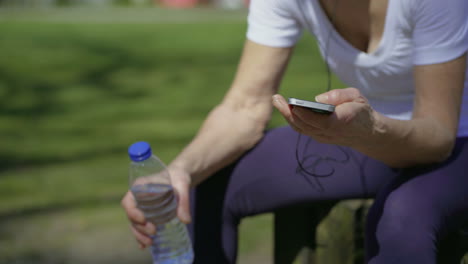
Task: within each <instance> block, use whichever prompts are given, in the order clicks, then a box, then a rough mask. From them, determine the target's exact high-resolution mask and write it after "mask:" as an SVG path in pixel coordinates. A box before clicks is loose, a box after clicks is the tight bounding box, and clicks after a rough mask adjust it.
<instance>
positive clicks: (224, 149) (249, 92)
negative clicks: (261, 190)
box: [171, 41, 292, 184]
mask: <svg viewBox="0 0 468 264" xmlns="http://www.w3.org/2000/svg"><path fill="white" fill-rule="evenodd" d="M291 52H292V48H272V47H267V46H263V45H259V44H256V43H254V42H251V41H247V42H246V44H245V46H244V51H243V55H242V57H241V61H240V64H239V67H238V71H237V74H236V77H235V79H234V81H233V84H232V86H231V88H230V90H229V91H228V93H227V94H226V96H225V97H224V99H223V101H222V102H221V104H219V105H218V106H217V107H215V108H214V109H213V110H212V111H211V113H210V114H209V116H208V117H207V119H206V120H205V122H204V123H203V125H202V127H201V129H200V130H199V132H198V134H197V136H196V137H195V138H194V139H193V141H192V142H191V143H190V144H189V145H188V146H187V147H186V148H185V149H184V150H183V151H182V152H181V153H180V155H179V156H178V157H177V158H176V159H175V160H174V161H173V162H172V163H171V167H177V168H182V169H183V170H185V171H186V172H188V173H189V174H190V175H191V177H192V181H193V184H197V183H199V182H201V181H203V180H204V179H206V178H207V177H208V176H209V175H211V174H212V173H213V172H215V171H216V170H218V169H220V168H222V167H224V166H226V165H227V164H229V163H230V162H232V161H234V160H235V159H237V158H238V157H239V156H240V155H241V154H242V153H244V152H245V151H247V150H248V149H250V148H251V147H253V146H254V145H255V144H256V143H257V142H258V141H259V140H260V139H261V138H262V136H263V132H264V129H265V127H266V125H267V123H268V121H269V120H270V117H271V112H272V104H271V96H272V95H273V94H274V93H275V92H276V91H277V90H278V86H279V83H280V79H281V77H282V75H283V72H284V70H285V68H286V65H287V62H288V60H289V58H290V55H291Z"/></svg>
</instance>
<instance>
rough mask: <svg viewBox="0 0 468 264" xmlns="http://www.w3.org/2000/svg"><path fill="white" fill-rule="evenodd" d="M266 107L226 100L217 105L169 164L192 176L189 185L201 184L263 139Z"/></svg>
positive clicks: (269, 108)
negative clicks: (240, 104) (235, 104)
mask: <svg viewBox="0 0 468 264" xmlns="http://www.w3.org/2000/svg"><path fill="white" fill-rule="evenodd" d="M267 106H268V104H263V105H262V109H244V108H236V106H234V105H230V104H229V103H222V104H220V105H219V106H217V107H216V108H214V109H213V110H212V111H211V113H210V114H209V116H208V117H207V119H206V120H205V122H204V123H203V125H202V127H201V128H200V130H199V132H198V134H197V136H196V137H195V138H194V139H193V141H192V142H191V143H190V144H189V145H188V146H187V147H186V148H185V149H184V150H183V151H182V152H181V153H180V154H179V155H178V156H177V157H176V159H175V160H174V161H173V162H172V163H171V166H177V167H179V168H182V169H183V170H185V171H187V172H188V173H189V174H190V175H191V177H192V185H196V184H198V183H200V182H201V181H203V180H204V179H206V178H207V177H208V176H210V175H211V174H213V173H214V172H216V171H217V170H219V169H221V168H223V167H225V166H227V165H228V164H230V163H232V162H233V161H235V160H236V159H237V158H239V157H240V156H241V155H242V154H243V153H244V152H246V151H247V150H249V149H250V148H252V147H253V146H254V145H255V144H256V143H257V142H258V141H259V140H260V139H261V138H262V136H263V132H264V129H265V126H266V124H267V122H268V119H269V116H270V112H271V106H269V107H267ZM250 111H251V112H252V113H249V112H250ZM256 112H257V113H258V112H261V113H258V114H255V113H256Z"/></svg>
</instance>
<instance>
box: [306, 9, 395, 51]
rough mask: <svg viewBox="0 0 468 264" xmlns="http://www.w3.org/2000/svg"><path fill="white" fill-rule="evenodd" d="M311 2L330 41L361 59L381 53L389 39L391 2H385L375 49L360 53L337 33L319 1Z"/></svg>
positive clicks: (391, 14)
mask: <svg viewBox="0 0 468 264" xmlns="http://www.w3.org/2000/svg"><path fill="white" fill-rule="evenodd" d="M312 2H313V4H314V6H315V9H316V10H317V11H318V13H319V20H321V21H323V22H324V23H325V24H326V28H327V30H328V32H329V33H328V34H331V36H330V37H331V38H332V39H336V40H337V41H339V42H340V44H343V45H344V46H345V47H346V48H347V49H348V50H349V51H352V53H353V54H358V55H359V56H362V57H371V58H375V57H377V55H379V54H381V53H382V50H383V49H384V48H385V47H386V46H385V45H386V44H387V42H388V40H389V37H390V36H389V34H390V31H391V30H389V27H390V23H391V21H393V20H392V16H393V13H391V10H392V9H393V8H392V7H391V3H392V2H393V1H392V0H387V11H386V14H385V21H384V28H383V32H382V37H381V38H380V40H379V43H378V44H377V46H376V48H374V49H373V50H372V51H371V52H366V51H362V50H360V49H358V48H356V47H355V46H354V45H352V44H351V43H350V42H349V41H347V40H346V39H345V38H344V37H343V36H342V35H341V34H340V33H338V31H337V30H336V29H335V27H334V25H333V24H332V23H331V22H330V20H329V18H328V16H327V14H326V13H325V10H323V8H322V5H321V4H320V2H319V0H313V1H312ZM328 34H327V36H325V38H328ZM345 53H346V52H345Z"/></svg>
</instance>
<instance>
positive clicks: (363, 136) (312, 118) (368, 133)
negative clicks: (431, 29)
mask: <svg viewBox="0 0 468 264" xmlns="http://www.w3.org/2000/svg"><path fill="white" fill-rule="evenodd" d="M465 72H466V55H464V56H461V57H459V58H457V59H455V60H452V61H449V62H446V63H440V64H434V65H424V66H416V67H415V69H414V76H415V85H416V87H415V91H416V94H415V105H414V111H413V118H412V119H411V120H408V121H402V120H395V119H391V118H388V117H385V116H384V115H382V114H380V113H378V112H376V111H374V110H373V109H372V108H371V107H370V106H369V104H368V103H367V100H366V99H365V98H364V97H363V96H362V95H361V94H360V93H359V91H358V90H357V89H354V88H348V89H343V90H333V91H330V92H328V93H325V94H323V95H321V96H319V97H318V98H317V100H318V101H320V102H323V103H329V104H334V105H337V107H336V111H335V113H334V114H333V115H332V116H324V115H320V114H316V113H312V112H311V111H307V110H303V109H300V108H297V107H296V108H293V109H292V110H291V109H289V108H288V107H287V104H286V102H285V100H284V98H282V97H281V96H275V97H274V98H275V100H274V101H275V106H276V107H277V108H278V109H279V110H280V111H281V113H282V114H283V115H284V116H285V118H286V120H287V121H288V122H289V123H290V124H291V126H292V127H294V128H295V129H296V130H298V131H299V132H302V133H304V134H307V135H309V136H311V137H313V138H315V139H317V140H319V141H322V142H325V143H333V144H340V145H346V146H350V147H353V148H355V149H357V150H359V151H361V152H363V153H365V154H367V155H368V156H370V157H373V158H375V159H378V160H381V161H382V162H384V163H386V164H387V165H389V166H392V167H409V166H415V165H419V164H425V163H433V162H441V161H444V160H445V159H447V158H448V156H449V155H450V153H451V151H452V148H453V145H454V142H455V139H456V133H457V128H458V119H459V112H460V105H461V97H462V93H463V86H464V79H465Z"/></svg>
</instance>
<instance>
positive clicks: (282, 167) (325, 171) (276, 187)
mask: <svg viewBox="0 0 468 264" xmlns="http://www.w3.org/2000/svg"><path fill="white" fill-rule="evenodd" d="M298 136H299V135H298V133H297V132H295V131H294V130H292V129H291V128H290V127H282V128H278V129H274V130H272V131H270V132H268V133H267V134H266V135H265V137H264V139H263V140H262V141H261V142H260V143H259V144H258V145H257V146H256V147H255V148H254V149H252V150H251V151H250V152H249V153H247V154H246V155H245V156H243V157H242V159H240V160H239V161H238V162H237V164H236V165H235V166H234V168H233V169H232V172H231V175H230V179H229V183H228V186H227V191H226V196H225V202H224V204H225V209H226V210H229V212H230V213H231V214H237V215H238V216H240V217H242V216H246V215H253V214H257V213H263V212H270V211H273V210H275V209H278V208H282V207H287V206H290V205H294V204H300V203H310V202H316V201H324V200H339V199H348V198H366V197H371V196H373V195H374V194H375V193H376V192H377V191H378V189H379V187H380V186H382V185H383V183H385V182H386V181H389V180H391V179H392V178H393V177H395V175H396V172H395V171H394V170H392V169H390V168H389V167H387V166H386V165H384V164H382V163H380V162H378V161H376V160H373V159H370V158H368V157H366V156H364V155H362V154H360V153H359V152H356V151H354V150H352V149H350V148H345V147H339V146H336V145H329V144H321V143H318V142H316V141H314V140H312V139H310V138H308V137H305V136H302V137H300V138H298Z"/></svg>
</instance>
